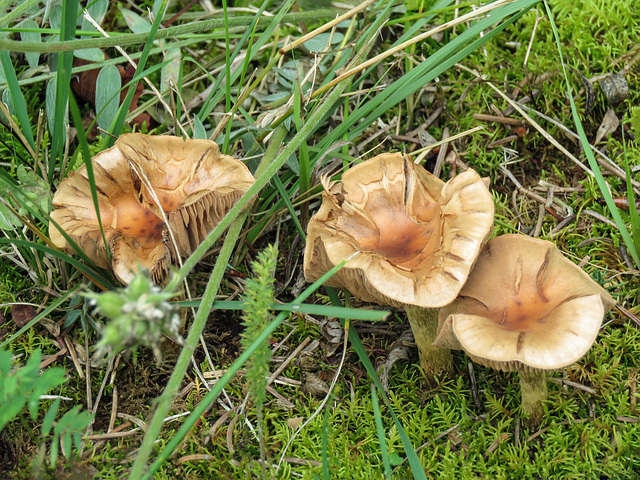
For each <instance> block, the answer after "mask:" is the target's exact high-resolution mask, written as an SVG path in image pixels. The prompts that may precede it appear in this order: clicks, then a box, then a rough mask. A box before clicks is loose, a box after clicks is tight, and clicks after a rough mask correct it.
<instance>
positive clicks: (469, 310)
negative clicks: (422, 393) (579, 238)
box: [435, 235, 614, 426]
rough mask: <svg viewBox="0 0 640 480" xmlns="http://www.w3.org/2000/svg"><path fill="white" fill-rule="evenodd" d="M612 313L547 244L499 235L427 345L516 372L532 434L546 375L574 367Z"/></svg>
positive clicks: (596, 289) (603, 296) (593, 286)
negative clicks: (433, 339)
mask: <svg viewBox="0 0 640 480" xmlns="http://www.w3.org/2000/svg"><path fill="white" fill-rule="evenodd" d="M613 305H614V302H613V300H612V298H611V296H610V295H609V294H608V293H607V292H606V291H605V290H604V289H603V288H602V287H600V286H599V285H598V284H597V283H596V282H594V281H593V280H592V279H591V277H589V275H587V274H586V273H585V272H584V271H582V269H580V268H579V267H578V266H576V265H575V264H574V263H572V262H571V261H570V260H568V259H567V258H565V257H564V256H563V255H562V254H561V253H560V252H559V251H558V249H557V248H556V246H555V245H554V244H553V243H552V242H548V241H546V240H539V239H535V238H530V237H527V236H525V235H502V236H500V237H496V238H494V239H492V240H490V241H489V242H488V243H487V245H486V246H485V248H484V250H483V251H482V253H481V254H480V256H479V257H478V261H477V262H476V264H475V266H474V268H473V270H472V271H471V274H470V275H469V279H468V280H467V283H466V284H465V286H464V287H463V288H462V290H461V291H460V294H459V296H458V298H457V299H456V300H455V301H454V302H453V303H451V304H450V305H447V306H446V307H444V308H443V309H441V310H440V318H439V323H440V326H439V333H438V337H437V338H436V340H435V345H436V346H439V347H443V348H453V349H462V350H465V351H466V352H467V354H468V355H469V356H470V357H471V359H472V360H473V361H475V362H477V363H480V364H481V365H485V366H490V367H493V368H497V369H499V370H504V371H517V372H519V377H520V385H521V394H522V410H523V412H524V413H525V414H526V415H527V417H528V420H527V422H528V424H529V425H530V426H536V425H538V424H539V422H540V420H541V418H542V401H543V400H544V399H545V398H546V395H547V385H546V376H545V375H546V372H547V371H553V370H558V369H562V368H564V367H566V366H568V365H571V364H573V363H575V362H577V361H578V360H579V359H580V358H581V357H582V356H583V355H584V354H585V353H586V352H587V351H588V350H589V348H590V347H591V345H592V344H593V342H594V340H595V338H596V335H597V334H598V330H599V329H600V325H601V323H602V318H603V316H604V314H605V312H607V311H608V310H609V309H610V308H611V307H612V306H613Z"/></svg>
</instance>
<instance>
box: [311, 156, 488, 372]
mask: <svg viewBox="0 0 640 480" xmlns="http://www.w3.org/2000/svg"><path fill="white" fill-rule="evenodd" d="M323 185H324V189H325V191H324V194H323V202H322V206H321V207H320V210H319V211H318V212H317V213H316V214H315V215H314V216H313V217H312V218H311V220H310V221H309V226H308V229H307V241H306V247H305V254H304V274H305V277H306V280H307V281H308V282H313V281H315V280H317V279H318V278H320V277H321V276H322V275H323V274H324V273H326V272H327V271H328V270H330V269H331V268H333V267H334V266H335V265H337V264H338V263H340V262H341V261H343V260H345V259H347V258H349V257H351V256H352V255H353V254H354V253H356V252H357V253H358V255H356V256H354V257H353V258H351V259H350V260H349V261H348V262H347V263H346V265H345V266H344V267H343V268H342V269H341V270H339V271H338V272H337V273H336V274H335V275H334V276H333V277H331V279H330V280H329V281H328V282H327V285H329V286H333V287H343V288H346V289H347V290H349V291H350V292H351V293H353V294H354V295H355V296H357V297H359V298H360V299H362V300H365V301H371V302H376V303H379V304H385V305H393V306H397V307H404V308H405V309H406V311H407V316H408V317H409V322H410V324H411V329H412V330H413V334H414V337H415V340H416V343H417V345H418V349H419V353H420V365H421V367H422V369H423V372H424V374H425V377H426V378H427V380H428V381H432V380H433V378H434V377H438V376H441V375H442V374H445V373H449V372H450V371H451V370H452V361H451V354H450V352H449V351H447V350H440V349H437V348H435V347H433V346H432V345H431V343H432V342H433V340H434V338H435V336H436V330H437V311H435V310H434V308H437V307H442V306H444V305H446V304H448V303H450V302H451V301H452V300H453V299H454V298H455V297H456V296H457V294H458V291H459V290H460V288H461V287H462V285H463V284H464V282H465V281H466V279H467V275H468V274H469V270H470V269H471V266H472V265H473V263H474V261H475V259H476V257H477V255H478V253H479V252H480V249H481V248H482V245H483V243H484V241H485V240H486V239H487V237H488V235H489V234H490V232H491V230H492V227H493V213H494V206H493V201H492V198H491V194H490V193H489V190H488V189H487V187H486V186H485V184H484V183H483V181H482V179H481V178H480V176H479V175H478V174H477V173H476V172H474V171H473V170H468V171H466V172H464V173H462V174H460V175H458V176H457V177H455V178H453V179H452V180H450V181H449V182H447V183H446V184H445V183H444V182H443V181H442V180H440V179H439V178H437V177H436V176H434V175H432V174H431V173H429V172H427V171H426V170H425V169H424V168H422V167H421V166H419V165H416V164H414V163H413V162H411V161H410V160H409V159H408V158H407V157H403V155H402V154H400V153H395V154H382V155H378V156H377V157H374V158H372V159H370V160H367V161H364V162H362V163H360V164H358V165H356V166H355V167H352V168H351V169H349V170H348V171H346V172H345V173H344V174H343V176H342V180H341V181H340V182H329V181H328V180H327V179H326V178H325V179H323Z"/></svg>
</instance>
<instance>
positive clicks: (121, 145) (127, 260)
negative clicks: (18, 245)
mask: <svg viewBox="0 0 640 480" xmlns="http://www.w3.org/2000/svg"><path fill="white" fill-rule="evenodd" d="M92 163H93V166H94V173H95V180H96V188H97V194H98V203H99V206H100V216H101V220H102V225H103V228H104V233H105V237H106V239H107V243H108V245H109V250H110V252H111V256H112V262H111V263H110V262H109V260H108V256H107V252H106V249H105V247H104V243H103V241H102V237H101V234H100V226H99V222H98V218H97V215H96V212H95V209H94V205H93V200H92V197H91V190H90V186H89V180H88V177H87V171H86V166H82V167H80V168H79V169H78V170H77V171H76V172H74V173H72V174H71V175H70V176H69V177H68V178H66V179H65V180H63V181H62V182H61V183H60V186H59V187H58V191H57V192H56V194H55V195H54V197H53V204H54V206H55V207H56V209H55V210H54V211H53V212H52V213H51V217H52V219H53V220H54V221H55V222H56V223H58V224H59V225H60V226H61V227H62V228H63V229H64V230H65V232H66V233H67V234H68V235H69V236H70V237H71V238H72V240H73V241H75V242H76V243H77V244H78V245H79V246H80V248H82V250H83V251H84V252H85V253H86V254H87V256H88V257H89V258H90V259H91V260H93V261H94V262H95V263H96V264H97V265H98V266H100V267H102V268H112V269H113V271H114V273H115V274H116V276H117V277H118V279H120V280H121V281H122V282H123V283H129V281H131V279H132V278H133V272H134V271H135V270H137V268H138V265H141V266H143V267H146V268H148V269H149V270H150V271H151V273H152V277H153V278H154V280H155V281H156V282H159V281H161V280H162V278H163V277H164V276H165V275H166V273H167V269H168V264H169V263H171V262H172V261H174V262H175V261H176V259H177V254H176V252H175V248H174V247H173V245H172V243H171V242H170V241H169V236H168V228H167V225H166V224H165V222H164V220H163V217H162V212H163V210H164V212H165V215H166V216H167V219H168V221H169V225H170V226H171V229H172V231H173V232H174V235H175V238H176V243H177V245H178V251H179V254H180V255H181V256H183V257H186V256H188V255H189V254H190V253H191V252H192V251H193V250H194V249H195V248H196V247H197V246H198V245H199V243H200V242H201V241H202V240H203V239H204V237H205V236H206V235H207V234H208V233H209V232H210V231H211V230H212V229H213V228H214V227H215V226H216V225H217V224H218V222H219V221H220V220H221V219H222V217H223V216H224V215H225V214H226V213H227V212H228V211H229V209H230V208H231V207H232V206H233V204H234V203H235V202H236V201H237V200H238V199H239V198H240V197H241V196H242V195H243V194H244V193H245V192H246V191H247V190H248V189H249V187H250V186H251V184H252V183H253V181H254V179H253V176H252V175H251V173H250V172H249V170H248V169H247V167H246V166H245V165H244V164H243V163H242V162H239V161H238V160H235V159H234V158H233V157H230V156H228V155H222V154H221V153H220V151H219V149H218V146H217V145H216V144H215V143H214V142H211V141H207V140H187V141H184V140H182V139H181V138H177V137H164V136H163V137H160V136H148V135H142V134H127V135H122V136H121V137H120V138H119V139H118V140H117V141H116V144H115V146H114V147H112V148H110V149H108V150H105V151H103V152H101V153H99V154H98V155H96V156H95V157H94V158H93V159H92ZM147 182H148V183H149V184H150V185H151V186H152V188H153V192H154V194H155V197H154V195H153V194H152V193H151V192H150V191H149V189H147V187H146V186H145V185H146V184H147ZM156 198H157V199H158V201H156ZM49 232H50V236H51V240H52V241H53V242H54V243H55V244H56V245H57V246H58V247H60V248H62V249H65V250H67V251H69V252H71V253H73V249H72V248H71V246H70V245H69V244H68V243H67V242H66V240H65V239H64V237H63V236H62V234H61V233H60V232H59V231H58V229H57V228H55V226H54V225H53V224H52V225H50V228H49Z"/></svg>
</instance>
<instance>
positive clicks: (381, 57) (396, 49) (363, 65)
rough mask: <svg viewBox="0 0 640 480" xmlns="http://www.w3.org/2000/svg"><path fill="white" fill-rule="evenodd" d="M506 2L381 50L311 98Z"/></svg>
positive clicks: (484, 8) (496, 3)
mask: <svg viewBox="0 0 640 480" xmlns="http://www.w3.org/2000/svg"><path fill="white" fill-rule="evenodd" d="M508 3H512V0H497V1H496V2H493V3H491V4H489V5H485V6H484V7H481V8H478V9H477V10H474V11H472V12H469V13H467V14H466V15H463V16H462V17H460V18H454V19H453V20H450V21H448V22H445V23H443V24H442V25H438V26H437V27H435V28H432V29H431V30H429V31H428V32H424V33H422V34H421V35H418V36H416V37H413V38H412V39H410V40H407V41H406V42H403V43H401V44H400V45H396V46H395V47H393V48H390V49H389V50H387V51H385V52H382V53H381V54H379V55H376V56H375V57H373V58H370V59H369V60H367V61H366V62H363V63H361V64H360V65H357V66H355V67H353V68H352V69H350V70H349V71H347V72H344V73H343V74H342V75H339V76H338V77H336V78H335V79H333V80H332V81H330V82H329V83H327V84H326V85H323V86H322V87H320V88H318V89H317V90H316V91H315V92H313V94H312V95H311V98H316V97H317V96H318V95H320V94H321V93H322V92H324V91H325V90H328V89H329V88H331V87H333V86H335V85H337V84H338V83H340V82H342V81H343V80H345V79H347V78H349V77H351V76H353V75H355V74H356V73H359V72H361V71H362V70H364V69H366V68H368V67H370V66H371V65H375V64H376V63H378V62H380V61H382V60H384V59H386V58H388V57H390V56H391V55H394V54H396V53H398V52H401V51H402V50H404V49H405V48H407V47H410V46H411V45H415V44H416V43H418V42H422V41H424V40H426V39H427V38H429V37H431V36H433V35H435V34H436V33H440V32H442V31H444V30H446V29H448V28H450V27H454V26H455V25H459V24H461V23H465V22H466V21H468V20H471V19H473V18H476V17H480V16H481V15H484V14H485V13H488V12H490V11H491V10H494V9H495V8H498V7H501V6H502V5H505V4H508Z"/></svg>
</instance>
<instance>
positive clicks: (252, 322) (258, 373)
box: [242, 245, 278, 478]
mask: <svg viewBox="0 0 640 480" xmlns="http://www.w3.org/2000/svg"><path fill="white" fill-rule="evenodd" d="M277 258H278V251H277V250H276V248H275V247H274V246H273V245H269V246H268V247H267V248H266V249H264V250H263V251H262V252H260V254H259V255H258V258H256V260H255V261H254V262H253V263H252V267H253V273H254V275H255V276H254V278H251V279H249V280H247V284H246V286H245V297H246V300H245V309H244V314H243V316H242V318H243V324H244V328H245V330H244V334H243V336H242V346H243V348H245V349H246V348H248V347H249V346H251V344H252V343H253V342H254V341H255V339H256V338H257V337H258V335H260V333H261V332H262V331H263V330H264V328H265V327H266V325H267V324H268V323H269V321H270V320H269V310H270V306H271V302H273V298H274V277H273V275H274V272H275V269H276V261H277ZM270 363H271V349H270V348H269V342H268V341H266V342H262V343H261V344H260V346H259V347H258V348H257V349H256V350H255V352H253V355H251V357H249V360H248V361H247V369H246V374H245V375H246V378H247V382H248V384H249V395H250V397H251V399H252V400H253V404H254V406H255V407H256V416H257V418H258V435H259V437H258V441H259V442H260V460H261V463H262V477H263V478H266V476H267V472H266V460H267V458H266V452H265V448H264V424H263V416H262V411H263V406H264V401H265V399H266V386H267V375H268V374H269V364H270Z"/></svg>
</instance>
